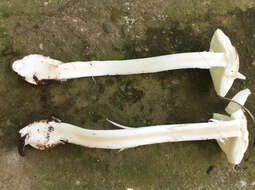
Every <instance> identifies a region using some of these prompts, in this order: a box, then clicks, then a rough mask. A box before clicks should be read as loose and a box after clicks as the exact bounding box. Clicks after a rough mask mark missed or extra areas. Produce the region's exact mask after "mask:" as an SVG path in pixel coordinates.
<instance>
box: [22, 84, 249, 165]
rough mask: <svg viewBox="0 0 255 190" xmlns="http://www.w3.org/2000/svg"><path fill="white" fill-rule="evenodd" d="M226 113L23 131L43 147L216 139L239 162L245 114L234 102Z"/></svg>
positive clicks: (52, 124) (39, 125) (46, 125)
mask: <svg viewBox="0 0 255 190" xmlns="http://www.w3.org/2000/svg"><path fill="white" fill-rule="evenodd" d="M249 94H250V91H249V89H246V90H243V91H241V92H239V93H238V94H237V95H236V96H235V97H234V100H235V101H237V102H238V103H240V104H244V103H245V101H246V99H247V97H248V95H249ZM226 111H227V113H229V114H230V116H227V115H221V114H214V116H213V119H212V120H211V121H210V122H205V123H189V124H173V125H158V126H150V127H140V128H130V127H125V126H121V125H119V124H115V123H113V122H112V123H113V124H115V125H117V126H119V127H121V128H123V129H118V130H89V129H83V128H80V127H77V126H74V125H71V124H68V123H62V122H56V121H39V122H34V123H32V124H30V125H28V126H26V127H24V128H23V129H21V130H20V134H21V137H23V138H24V139H25V142H24V146H25V145H28V144H29V145H31V146H32V147H34V148H36V149H40V150H44V149H47V148H50V147H54V146H55V145H57V144H61V143H65V142H67V143H73V144H77V145H81V146H85V147H89V148H104V149H121V150H122V149H126V148H131V147H137V146H141V145H149V144H155V143H163V142H178V141H195V140H208V139H217V142H218V143H219V145H220V147H221V149H222V150H223V151H224V152H225V153H226V155H227V158H228V161H229V162H230V163H233V164H239V163H240V162H241V160H242V158H243V156H244V153H245V151H246V149H247V147H248V131H247V121H246V117H245V115H244V113H243V111H242V109H241V108H240V106H236V105H235V104H234V103H232V102H231V103H229V105H228V107H227V108H226Z"/></svg>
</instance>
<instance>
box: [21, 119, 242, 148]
mask: <svg viewBox="0 0 255 190" xmlns="http://www.w3.org/2000/svg"><path fill="white" fill-rule="evenodd" d="M243 122H244V120H242V119H240V120H233V121H213V122H207V123H192V124H176V125H158V126H149V127H140V128H131V129H118V130H89V129H83V128H80V127H77V126H75V125H72V124H68V123H58V122H55V121H50V122H47V121H39V122H35V123H33V124H32V125H30V126H27V128H24V129H22V130H21V131H20V133H21V135H22V136H24V135H26V134H27V129H28V128H31V130H32V128H33V130H35V131H30V135H29V136H31V134H32V135H33V133H37V132H38V131H37V129H39V131H41V132H42V133H44V132H45V131H50V132H47V133H44V134H46V136H45V137H43V138H45V142H47V143H53V144H55V142H56V143H57V142H61V141H63V142H68V143H72V144H76V145H81V146H85V147H90V148H104V149H125V148H131V147H137V146H141V145H148V144H156V143H164V142H179V141H195V140H208V139H219V138H229V137H239V136H240V135H241V128H242V123H243ZM43 128H44V129H45V130H42V129H43ZM50 128H51V129H50ZM51 131H52V132H51ZM40 138H41V137H40ZM43 138H41V139H40V142H41V140H43ZM47 138H49V139H47ZM38 140H39V139H38ZM55 140H57V141H55ZM43 141H44V140H43ZM28 143H29V144H31V143H32V144H31V145H32V146H33V147H35V148H39V149H45V148H47V147H51V146H52V145H53V144H40V145H39V144H38V142H37V143H35V144H33V142H26V143H25V144H28Z"/></svg>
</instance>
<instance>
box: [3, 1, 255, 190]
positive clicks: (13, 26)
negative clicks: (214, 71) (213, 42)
mask: <svg viewBox="0 0 255 190" xmlns="http://www.w3.org/2000/svg"><path fill="white" fill-rule="evenodd" d="M217 28H221V29H222V30H223V31H224V32H225V33H226V34H227V35H228V36H229V37H230V39H231V41H232V43H233V44H234V45H235V46H236V48H237V50H238V52H239V55H240V72H241V73H243V74H245V75H246V76H247V80H245V81H240V80H236V81H235V83H234V85H233V87H232V89H231V90H230V92H229V93H228V95H227V97H232V96H233V95H234V94H235V93H237V92H238V91H239V90H242V89H244V88H249V89H250V90H251V91H252V93H255V91H254V89H255V77H254V76H255V46H254V44H255V1H254V0H243V1H239V0H225V1H222V0H215V1H208V0H197V1H195V0H179V1H175V0H158V1H154V0H147V1H132V0H121V1H117V0H115V1H114V0H37V1H34V0H26V1H25V0H18V1H17V0H8V1H7V0H1V1H0V84H1V85H0V97H1V99H0V189H1V190H7V189H8V190H9V189H16V190H34V189H35V190H64V189H67V190H71V189H74V190H76V189H77V190H94V189H95V190H97V189H98V190H104V189H105V190H111V189H112V190H121V189H124V190H127V189H129V190H131V189H133V190H173V189H174V190H184V189H200V190H220V189H221V190H225V189H229V190H238V189H251V190H252V189H255V150H254V144H253V139H254V134H253V131H254V125H253V124H252V122H251V121H249V131H250V139H251V141H250V142H251V143H250V146H249V151H247V154H246V155H245V158H244V160H243V161H242V163H241V165H240V168H239V169H238V170H234V169H233V166H232V165H230V164H229V163H228V162H227V159H226V157H225V155H224V153H223V152H222V151H221V150H220V148H219V147H218V145H217V143H216V142H215V141H200V142H180V143H165V144H158V145H150V146H143V147H137V148H133V149H127V150H124V151H122V152H118V151H116V150H100V149H88V148H84V147H79V146H75V145H70V144H67V145H61V146H58V147H56V148H54V149H51V150H47V151H38V150H35V149H32V148H31V147H29V148H27V149H26V156H25V157H20V156H19V155H18V153H17V148H16V147H17V142H18V131H19V129H21V128H22V127H24V126H25V125H27V124H29V123H31V122H33V121H35V120H41V119H50V118H51V116H55V117H57V118H60V119H61V120H62V121H64V122H69V123H73V124H76V125H78V126H82V127H84V128H90V129H114V128H115V127H114V126H112V125H110V124H109V123H107V122H106V118H109V119H111V120H113V121H116V122H119V123H122V124H125V125H129V126H134V127H138V126H144V125H155V124H170V123H185V122H186V123H187V122H202V121H208V119H209V118H211V117H212V114H213V112H219V113H224V108H225V106H226V105H227V102H225V101H223V100H222V99H220V98H219V97H217V96H216V93H215V90H214V88H213V85H212V81H211V78H210V75H209V72H208V71H207V70H195V69H193V70H176V71H169V72H162V73H157V74H143V75H132V76H113V77H109V76H106V77H96V78H94V80H93V79H92V78H83V79H76V80H70V81H66V82H63V83H53V84H50V85H47V86H32V85H30V84H27V83H25V82H24V81H23V80H22V79H20V78H19V77H17V75H16V74H15V73H14V72H12V71H11V69H10V64H11V63H12V62H13V61H14V60H17V59H19V58H21V57H23V56H25V55H28V54H32V53H33V54H34V53H39V54H43V55H47V56H50V57H52V58H56V59H59V60H62V61H74V60H110V59H128V58H141V57H150V56H157V55H165V54H170V53H179V52H190V51H206V50H208V48H209V42H210V38H211V37H212V34H213V32H214V31H215V30H216V29H217ZM254 102H255V98H254V95H251V96H250V97H249V99H248V101H247V104H246V106H247V108H249V109H250V111H251V112H253V113H255V105H254Z"/></svg>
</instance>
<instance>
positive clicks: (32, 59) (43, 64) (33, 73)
mask: <svg viewBox="0 0 255 190" xmlns="http://www.w3.org/2000/svg"><path fill="white" fill-rule="evenodd" d="M61 63H62V62H61V61H58V60H55V59H51V58H49V57H45V56H42V55H38V54H32V55H28V56H26V57H24V58H23V59H20V60H17V61H14V62H13V63H12V70H13V71H15V72H16V73H17V74H18V75H19V76H21V77H22V78H23V79H24V80H25V81H27V82H29V83H31V84H35V85H37V84H38V83H40V80H55V79H57V76H58V72H57V70H56V68H57V66H58V65H59V64H61Z"/></svg>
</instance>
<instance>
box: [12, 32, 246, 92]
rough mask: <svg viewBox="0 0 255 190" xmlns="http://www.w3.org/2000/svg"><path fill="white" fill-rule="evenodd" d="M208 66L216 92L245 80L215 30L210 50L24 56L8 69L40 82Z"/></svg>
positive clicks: (228, 46) (229, 48) (236, 60)
mask: <svg viewBox="0 0 255 190" xmlns="http://www.w3.org/2000/svg"><path fill="white" fill-rule="evenodd" d="M186 68H200V69H210V74H211V76H212V80H213V83H214V87H215V90H216V92H217V94H218V95H220V96H225V95H226V94H227V92H228V90H229V89H230V88H231V86H232V84H233V82H234V80H235V79H237V78H239V79H245V76H243V75H242V74H240V73H239V72H238V70H239V57H238V53H237V51H236V49H235V47H234V46H233V45H232V44H231V42H230V39H229V38H228V37H227V36H226V35H225V34H224V33H223V32H222V31H221V30H219V29H217V30H216V31H215V33H214V35H213V37H212V40H211V43H210V52H195V53H179V54H172V55H164V56H158V57H151V58H144V59H132V60H118V61H88V62H80V61H77V62H70V63H62V62H61V61H58V60H55V59H51V58H49V57H44V56H42V55H36V54H35V55H28V56H26V57H24V58H23V59H21V60H17V61H15V62H14V63H13V64H12V69H13V70H14V71H15V72H16V73H18V74H19V75H20V76H21V77H22V78H23V79H24V80H26V81H27V82H29V83H31V84H35V85H37V84H42V83H43V82H44V81H45V80H67V79H73V78H81V77H91V76H92V77H93V76H104V75H129V74H140V73H155V72H161V71H168V70H174V69H186Z"/></svg>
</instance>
